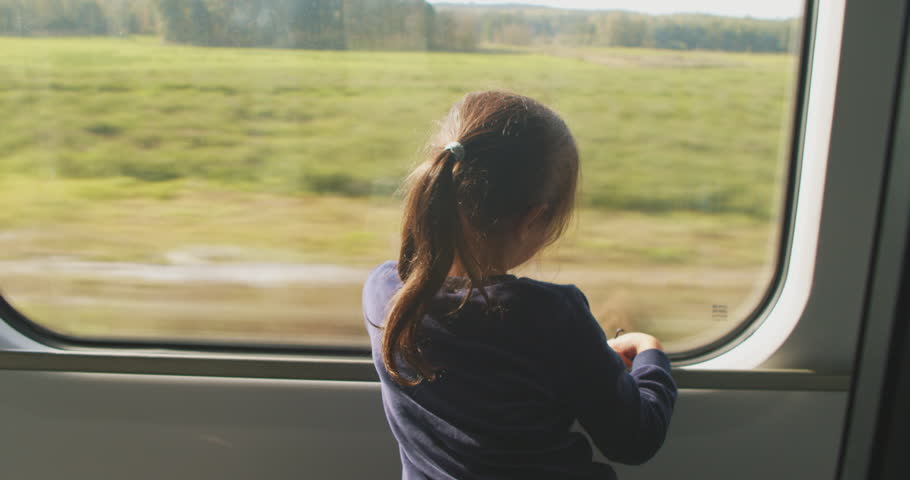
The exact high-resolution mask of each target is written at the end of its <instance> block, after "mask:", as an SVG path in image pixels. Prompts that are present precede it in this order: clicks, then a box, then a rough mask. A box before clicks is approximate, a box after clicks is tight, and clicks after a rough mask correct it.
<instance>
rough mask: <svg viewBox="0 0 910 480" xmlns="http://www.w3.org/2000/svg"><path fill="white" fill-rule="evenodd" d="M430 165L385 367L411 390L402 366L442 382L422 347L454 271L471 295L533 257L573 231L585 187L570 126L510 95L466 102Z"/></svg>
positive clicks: (413, 185)
mask: <svg viewBox="0 0 910 480" xmlns="http://www.w3.org/2000/svg"><path fill="white" fill-rule="evenodd" d="M447 146H448V147H449V148H446V147H447ZM428 157H429V158H428V159H427V160H426V161H424V162H423V163H422V164H420V165H419V166H418V167H417V168H416V169H415V170H414V172H413V173H412V174H411V176H410V178H409V183H408V191H407V200H406V203H405V211H404V220H403V224H402V238H401V252H400V255H399V259H398V273H399V276H400V277H401V280H402V281H403V282H404V286H403V287H402V288H401V290H399V292H398V294H397V295H396V296H395V298H394V299H393V300H392V305H391V308H390V311H389V314H388V318H387V319H386V323H385V331H384V335H383V345H382V350H383V351H382V353H383V358H384V362H385V366H386V369H387V370H388V371H389V373H390V375H391V376H392V378H393V379H395V380H396V381H397V382H399V383H402V384H408V385H413V384H416V383H417V382H419V379H411V378H405V376H404V375H403V374H402V373H401V370H400V366H401V362H404V363H406V364H407V365H409V366H410V367H412V368H413V369H414V370H415V371H416V372H418V373H419V375H420V376H421V377H423V378H427V379H433V378H434V376H435V368H434V367H433V366H432V365H430V364H429V362H427V361H426V360H425V359H424V357H423V355H422V353H421V351H420V347H419V342H420V339H421V338H420V336H421V335H420V334H421V332H420V330H421V328H420V326H421V318H422V316H423V314H424V311H425V306H426V305H427V303H428V302H429V301H430V300H431V299H432V298H433V297H434V296H435V295H436V294H437V292H439V290H440V288H441V287H442V285H443V283H444V282H445V280H446V277H447V276H449V274H450V272H457V274H458V275H463V276H464V277H466V279H467V282H468V287H469V288H468V293H467V294H466V296H469V295H470V292H471V291H472V290H473V289H474V288H475V287H480V286H482V285H483V284H484V282H485V280H486V279H487V278H488V277H489V276H491V275H496V274H501V273H505V272H506V271H507V270H509V269H511V268H514V267H517V266H518V265H520V264H522V263H524V262H526V261H527V260H529V259H530V258H532V257H533V256H534V255H535V254H536V253H537V252H538V251H540V249H541V248H543V247H544V246H546V245H548V244H550V243H552V242H554V241H555V240H556V239H557V238H558V237H559V236H560V234H561V233H562V232H563V231H564V230H565V227H566V225H567V224H568V221H569V219H570V217H571V214H572V210H573V207H574V204H575V189H576V184H577V180H578V151H577V149H576V146H575V140H574V139H573V138H572V134H571V133H570V132H569V129H568V127H567V126H566V124H565V122H563V121H562V119H560V118H559V116H558V115H557V114H556V113H555V112H553V111H552V110H550V109H549V108H547V107H546V106H544V105H542V104H540V103H538V102H536V101H535V100H532V99H530V98H528V97H524V96H521V95H516V94H514V93H508V92H498V91H487V92H475V93H471V94H468V95H467V96H466V97H465V98H464V99H463V100H462V101H461V102H459V103H457V104H456V105H455V106H454V107H452V110H451V111H450V112H449V114H448V115H447V116H446V117H445V119H444V120H443V121H442V123H441V126H440V129H439V133H438V134H437V135H436V137H435V138H434V140H433V141H432V142H431V145H430V152H429V155H428ZM480 292H481V293H483V294H485V293H484V291H483V290H482V289H481V290H480Z"/></svg>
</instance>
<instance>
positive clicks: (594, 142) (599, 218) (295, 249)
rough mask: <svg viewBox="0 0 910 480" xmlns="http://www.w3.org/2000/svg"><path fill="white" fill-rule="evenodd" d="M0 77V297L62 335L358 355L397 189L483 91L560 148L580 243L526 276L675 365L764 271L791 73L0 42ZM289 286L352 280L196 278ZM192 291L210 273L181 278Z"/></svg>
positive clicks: (617, 58) (717, 59) (595, 54)
mask: <svg viewBox="0 0 910 480" xmlns="http://www.w3.org/2000/svg"><path fill="white" fill-rule="evenodd" d="M0 52H2V54H0V118H3V119H4V122H3V131H2V134H0V189H2V191H0V197H2V201H3V204H4V205H5V206H6V208H5V209H3V211H2V212H0V263H2V264H3V268H5V271H6V272H7V274H6V275H5V276H4V278H3V280H2V282H0V287H2V289H3V291H4V293H5V294H6V295H7V296H8V297H9V298H10V299H11V300H12V301H13V302H14V303H15V304H16V305H17V306H19V307H20V308H21V309H22V310H23V311H24V312H25V313H27V314H29V315H31V316H32V317H33V318H34V319H36V320H38V321H41V322H43V323H45V324H47V325H48V326H51V327H52V328H55V329H58V330H60V331H63V332H67V333H72V334H83V335H93V336H137V335H138V336H151V337H155V338H168V337H175V336H192V337H194V338H229V339H245V340H249V341H281V342H286V341H291V342H305V343H306V342H333V343H337V342H341V343H350V342H357V343H359V342H362V341H363V333H362V328H363V327H362V320H361V317H360V314H359V284H358V283H359V281H360V279H361V277H362V275H363V274H365V272H366V271H367V269H368V268H369V266H370V265H374V264H375V263H377V262H379V261H381V260H384V259H386V258H390V257H394V255H395V247H396V245H395V244H396V232H397V222H398V203H397V198H396V196H395V195H394V192H395V189H396V188H397V186H398V183H399V181H400V179H401V178H402V176H403V175H404V174H405V173H406V172H407V171H408V169H409V168H410V167H412V166H413V164H414V163H415V162H416V161H418V160H419V158H420V151H421V148H422V146H423V143H424V142H425V140H426V139H427V137H428V136H429V134H430V133H431V132H432V129H433V122H434V120H435V119H438V118H440V117H441V116H442V115H443V114H444V113H445V112H446V110H447V109H448V107H449V105H451V103H453V102H454V101H456V100H457V99H458V98H460V97H461V96H463V95H464V93H466V92H468V91H471V90H476V89H486V88H506V89H510V90H515V91H518V92H521V93H524V94H527V95H530V96H533V97H536V98H538V99H540V100H542V101H544V102H545V103H548V104H550V105H551V106H553V107H554V108H555V109H557V110H558V111H559V112H560V113H562V115H563V116H564V117H565V119H566V121H567V122H568V123H569V125H570V127H571V128H572V130H573V131H574V133H575V135H576V137H577V139H578V142H579V145H580V147H581V153H582V164H583V166H582V169H583V173H582V175H583V181H582V197H581V205H582V209H581V212H580V215H579V218H578V224H577V226H576V227H575V228H574V229H573V231H572V232H570V235H569V236H568V238H567V239H566V241H565V242H562V243H561V244H560V245H558V246H557V247H556V248H555V250H553V251H552V252H550V253H549V254H548V255H547V256H546V257H545V258H544V259H543V260H542V261H541V262H540V265H539V266H536V265H535V266H531V267H530V271H531V272H532V273H534V274H536V275H537V276H540V277H542V278H543V279H547V280H557V281H562V282H572V283H578V284H579V285H580V286H582V288H583V289H585V291H586V292H587V293H588V295H589V297H591V299H592V306H594V309H595V313H597V314H599V315H600V319H601V320H602V321H603V322H604V323H610V324H611V325H612V324H624V325H631V326H633V327H638V328H643V329H647V330H649V331H652V332H654V333H656V334H658V335H661V336H663V337H664V338H666V339H668V340H670V341H671V343H672V341H673V340H674V339H675V340H678V342H677V343H676V345H677V348H684V346H685V345H686V342H687V339H688V340H689V341H695V340H693V339H694V338H698V337H702V336H704V335H708V336H711V335H714V334H716V333H717V332H719V331H720V330H723V329H724V328H726V327H727V326H728V325H730V324H732V323H733V322H735V321H736V320H737V319H738V318H739V316H741V315H742V314H743V313H745V312H748V311H749V310H751V309H752V307H754V301H755V298H756V296H757V295H758V294H760V293H761V291H763V290H764V287H765V285H764V284H765V282H766V280H767V276H768V274H769V270H768V264H769V262H772V261H773V256H774V245H775V242H776V240H775V239H776V236H777V225H776V219H777V218H778V215H779V205H778V202H779V198H780V196H781V191H780V190H781V188H780V185H779V183H780V182H781V179H782V172H783V169H782V168H781V161H782V158H783V155H782V153H781V152H782V148H783V147H784V146H785V144H786V141H787V132H788V131H789V126H788V124H789V122H788V120H787V118H788V115H789V109H790V91H791V90H792V83H793V78H794V68H795V61H794V58H793V57H791V56H784V55H749V54H724V53H716V52H713V53H706V52H686V53H681V52H668V51H652V50H644V49H568V48H562V49H554V48H551V49H548V50H545V51H544V50H523V51H517V50H516V51H508V50H505V49H502V48H495V47H493V46H491V47H490V48H489V49H488V51H485V52H482V53H472V54H454V53H420V52H416V53H415V52H328V51H320V52H315V51H291V50H263V49H223V48H196V47H181V46H173V45H166V44H163V43H162V42H161V41H160V40H159V39H156V38H118V39H111V38H72V39H63V38H54V39H13V38H0ZM282 264H284V265H297V266H300V265H313V264H318V265H343V266H345V268H348V269H349V270H350V271H349V272H348V273H344V274H342V275H341V276H342V277H344V278H346V279H347V280H345V281H330V282H324V281H319V280H314V279H309V278H301V277H293V276H292V278H291V279H289V280H287V281H285V282H283V283H282V282H277V283H269V284H268V286H263V284H261V283H256V281H254V280H255V279H252V280H247V279H240V280H238V279H236V278H234V277H231V276H229V275H225V276H223V277H219V276H218V275H216V274H212V273H211V271H214V270H217V268H220V267H224V266H225V265H233V266H241V267H243V266H248V267H249V268H250V272H252V273H251V274H250V276H251V277H255V276H256V275H257V273H255V272H257V271H259V270H257V269H262V268H264V269H265V270H268V268H271V267H270V266H272V267H274V266H275V265H282ZM106 265H107V266H106ZM126 266H132V267H131V268H133V267H135V268H134V269H133V270H130V272H132V273H129V272H128V273H127V274H125V273H123V269H125V268H126ZM137 266H139V267H141V266H145V267H143V268H145V269H146V271H147V274H144V273H141V272H140V273H135V269H136V268H138V269H139V270H142V268H139V267H137ZM109 267H110V268H109ZM171 267H174V269H169V268H171ZM178 267H179V268H178ZM111 268H113V269H114V270H111ZM118 268H119V269H121V270H117V269H118ZM180 268H183V270H180ZM188 268H189V270H187V269H188ZM276 268H278V267H276ZM193 269H198V270H199V271H200V272H201V271H203V270H208V273H204V274H203V273H199V275H200V276H201V277H200V278H201V280H200V279H196V280H193V278H189V279H185V281H184V280H181V279H179V278H178V279H174V278H173V275H174V272H184V273H185V272H189V274H192V275H195V273H193V272H195V271H196V270H193ZM111 271H114V273H113V274H111ZM118 272H119V273H118ZM197 273H198V272H197ZM348 274H350V275H349V277H348V276H345V275H348ZM156 275H157V276H156ZM162 275H163V277H162ZM178 276H179V275H178ZM304 277H305V276H304ZM162 278H164V279H162ZM194 278H195V277H194ZM713 305H728V306H729V317H727V318H717V317H714V316H712V306H713ZM705 332H707V333H705Z"/></svg>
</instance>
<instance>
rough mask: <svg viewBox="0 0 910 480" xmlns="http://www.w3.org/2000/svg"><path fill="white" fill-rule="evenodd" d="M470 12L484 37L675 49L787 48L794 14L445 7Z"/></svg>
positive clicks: (514, 41)
mask: <svg viewBox="0 0 910 480" xmlns="http://www.w3.org/2000/svg"><path fill="white" fill-rule="evenodd" d="M443 9H444V10H445V11H451V12H455V13H456V14H458V12H460V14H461V15H463V16H470V17H472V22H473V23H474V24H475V25H476V30H477V32H478V35H479V37H480V39H479V41H480V42H484V43H495V44H505V45H519V46H524V45H539V44H560V45H573V46H611V47H649V48H662V49H676V50H695V49H699V50H725V51H738V52H745V51H748V52H787V51H791V50H792V49H793V45H794V42H795V40H796V38H795V37H794V35H796V34H797V33H798V32H799V20H798V19H785V20H764V19H755V18H733V17H720V16H714V15H697V14H675V15H646V14H640V13H633V12H625V11H600V12H598V11H572V10H557V9H549V8H517V9H516V8H505V7H461V6H454V5H453V4H449V5H446V6H445V7H443Z"/></svg>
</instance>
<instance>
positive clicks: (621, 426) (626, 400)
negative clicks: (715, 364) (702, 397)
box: [558, 287, 677, 465]
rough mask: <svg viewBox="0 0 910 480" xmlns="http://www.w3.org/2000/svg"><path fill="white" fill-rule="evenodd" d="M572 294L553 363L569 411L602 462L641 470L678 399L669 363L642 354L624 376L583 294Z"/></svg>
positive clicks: (660, 354) (622, 366) (661, 356)
mask: <svg viewBox="0 0 910 480" xmlns="http://www.w3.org/2000/svg"><path fill="white" fill-rule="evenodd" d="M572 290H573V292H572V295H571V296H573V297H574V301H572V302H570V303H572V304H573V305H571V313H570V314H569V315H568V318H566V322H565V323H567V325H564V326H563V329H564V334H563V335H559V337H560V340H561V342H560V343H562V342H566V343H565V344H563V345H560V351H562V352H565V356H564V358H563V360H562V361H559V362H558V363H559V366H560V367H561V369H560V371H559V372H558V375H559V376H560V377H561V378H562V379H563V381H562V382H560V383H561V384H562V385H564V386H565V388H566V390H567V392H566V393H567V396H568V405H569V407H570V408H572V409H573V411H574V413H575V415H576V418H577V419H578V422H579V423H580V424H581V425H582V427H584V429H585V431H587V433H588V435H589V436H590V437H591V440H592V441H593V442H594V444H595V445H596V446H597V448H598V449H599V450H600V451H601V453H603V454H604V456H605V457H607V458H608V459H610V460H612V461H615V462H619V463H625V464H632V465H638V464H642V463H644V462H646V461H648V460H649V459H650V458H651V457H653V456H654V454H656V453H657V451H658V450H659V449H660V447H661V445H663V441H664V438H665V436H666V433H667V429H668V427H669V425H670V417H671V415H672V413H673V406H674V404H675V402H676V393H677V392H676V384H675V383H674V381H673V378H672V376H671V375H670V361H669V359H668V358H667V356H666V355H665V354H664V353H663V352H661V351H659V350H647V351H644V352H640V353H639V354H638V356H636V357H635V360H634V361H633V363H632V369H631V372H627V371H626V368H625V364H624V363H623V361H622V359H621V358H620V356H619V354H617V353H616V352H615V351H613V349H612V348H610V346H609V345H608V344H607V339H606V336H605V335H604V332H603V329H602V328H601V327H600V325H599V324H598V323H597V321H596V320H595V319H594V317H593V316H592V315H591V312H590V309H589V307H588V303H587V299H585V297H584V294H582V293H581V291H579V290H578V289H577V288H574V287H573V289H572ZM560 356H562V355H561V354H560Z"/></svg>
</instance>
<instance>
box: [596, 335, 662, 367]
mask: <svg viewBox="0 0 910 480" xmlns="http://www.w3.org/2000/svg"><path fill="white" fill-rule="evenodd" d="M607 344H608V345H610V348H612V349H613V350H615V351H616V353H618V354H619V356H620V357H622V360H623V362H625V364H626V367H627V368H628V367H631V366H632V360H635V357H636V356H637V355H638V354H639V353H641V352H644V351H645V350H650V349H652V348H654V349H657V350H661V351H663V349H664V346H663V345H661V344H660V341H659V340H657V339H656V338H654V337H652V336H651V335H648V334H646V333H639V332H634V333H626V334H623V335H620V336H618V337H616V338H613V339H610V340H607Z"/></svg>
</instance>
